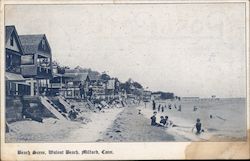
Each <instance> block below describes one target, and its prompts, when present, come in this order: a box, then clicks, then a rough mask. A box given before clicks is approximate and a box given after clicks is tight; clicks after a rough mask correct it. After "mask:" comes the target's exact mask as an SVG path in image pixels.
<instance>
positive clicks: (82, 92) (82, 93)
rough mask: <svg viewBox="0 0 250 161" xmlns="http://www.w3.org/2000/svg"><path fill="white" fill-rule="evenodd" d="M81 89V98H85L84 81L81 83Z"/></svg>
mask: <svg viewBox="0 0 250 161" xmlns="http://www.w3.org/2000/svg"><path fill="white" fill-rule="evenodd" d="M79 89H80V97H81V99H84V98H85V96H84V93H85V92H84V87H83V85H82V83H80V85H79Z"/></svg>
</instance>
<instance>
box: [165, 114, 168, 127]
mask: <svg viewBox="0 0 250 161" xmlns="http://www.w3.org/2000/svg"><path fill="white" fill-rule="evenodd" d="M165 120H166V126H168V124H169V123H168V116H165Z"/></svg>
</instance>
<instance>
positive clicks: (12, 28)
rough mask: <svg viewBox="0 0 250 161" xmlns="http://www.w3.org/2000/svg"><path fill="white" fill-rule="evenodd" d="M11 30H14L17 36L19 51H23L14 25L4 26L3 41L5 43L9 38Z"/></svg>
mask: <svg viewBox="0 0 250 161" xmlns="http://www.w3.org/2000/svg"><path fill="white" fill-rule="evenodd" d="M12 32H15V34H16V37H17V41H18V46H19V48H20V49H21V52H22V53H23V52H24V49H23V46H22V45H21V41H20V37H19V36H18V33H17V31H16V27H15V26H14V25H11V26H5V43H7V42H8V40H9V39H10V36H11V34H12Z"/></svg>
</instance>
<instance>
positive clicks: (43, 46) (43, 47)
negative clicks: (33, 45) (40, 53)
mask: <svg viewBox="0 0 250 161" xmlns="http://www.w3.org/2000/svg"><path fill="white" fill-rule="evenodd" d="M42 49H43V50H46V43H45V40H44V39H43V40H42Z"/></svg>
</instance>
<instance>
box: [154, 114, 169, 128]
mask: <svg viewBox="0 0 250 161" xmlns="http://www.w3.org/2000/svg"><path fill="white" fill-rule="evenodd" d="M156 114H157V112H156V111H155V112H154V113H153V116H152V117H151V126H157V127H169V126H172V125H173V122H172V121H170V120H168V116H165V117H164V116H161V120H160V123H157V122H156Z"/></svg>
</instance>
